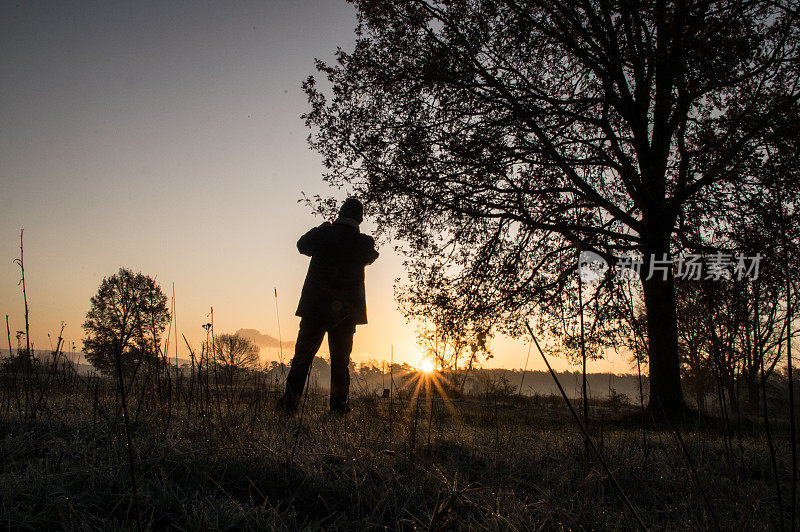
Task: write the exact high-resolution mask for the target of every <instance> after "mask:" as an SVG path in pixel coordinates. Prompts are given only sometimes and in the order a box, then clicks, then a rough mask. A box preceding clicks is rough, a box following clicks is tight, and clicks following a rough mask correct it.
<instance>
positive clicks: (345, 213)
mask: <svg viewBox="0 0 800 532" xmlns="http://www.w3.org/2000/svg"><path fill="white" fill-rule="evenodd" d="M339 216H340V217H342V218H350V219H352V220H355V221H357V222H358V223H361V222H362V220H364V206H363V205H361V202H360V201H358V200H357V199H355V198H347V199H346V200H344V203H343V204H342V206H341V208H340V209H339Z"/></svg>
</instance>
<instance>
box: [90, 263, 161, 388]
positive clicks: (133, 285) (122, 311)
mask: <svg viewBox="0 0 800 532" xmlns="http://www.w3.org/2000/svg"><path fill="white" fill-rule="evenodd" d="M169 320H170V314H169V311H168V310H167V296H165V295H164V293H163V292H162V291H161V287H160V286H159V285H158V284H157V283H156V281H155V279H153V278H151V277H148V276H147V275H144V274H142V273H133V272H132V271H131V270H129V269H127V268H120V270H119V271H118V272H117V273H115V274H114V275H112V276H111V277H106V278H104V279H103V282H102V283H100V288H98V290H97V294H96V295H95V296H93V297H92V299H91V300H90V307H89V311H88V312H87V313H86V321H85V322H84V323H83V330H84V332H85V333H86V338H85V339H84V341H83V346H84V350H85V351H86V359H87V360H88V361H89V362H91V363H92V365H93V366H95V367H96V368H97V369H99V370H100V371H102V372H104V373H113V371H114V364H115V362H114V357H115V353H119V354H120V362H121V363H122V366H123V368H130V367H131V366H132V365H135V364H136V363H138V362H139V361H140V360H143V359H144V358H146V357H155V356H156V354H157V350H158V343H159V339H160V338H161V334H162V333H163V332H164V329H165V328H166V326H167V323H169Z"/></svg>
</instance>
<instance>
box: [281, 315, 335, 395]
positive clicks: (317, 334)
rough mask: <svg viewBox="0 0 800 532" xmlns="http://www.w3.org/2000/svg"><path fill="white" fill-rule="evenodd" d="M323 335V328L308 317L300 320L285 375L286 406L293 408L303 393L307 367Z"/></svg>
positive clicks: (320, 343)
mask: <svg viewBox="0 0 800 532" xmlns="http://www.w3.org/2000/svg"><path fill="white" fill-rule="evenodd" d="M324 336H325V328H324V327H323V326H322V325H319V324H317V323H314V322H313V321H312V320H309V319H308V318H302V319H301V320H300V330H299V331H298V333H297V342H296V343H295V344H294V358H292V367H291V368H290V369H289V375H288V376H287V377H286V395H284V397H285V398H286V399H285V400H286V403H287V406H288V407H290V408H294V407H296V406H297V403H298V401H299V400H300V396H302V395H303V387H304V386H305V384H306V377H307V376H308V368H309V367H311V362H312V361H313V360H314V355H316V354H317V351H318V350H319V346H320V345H322V338H323V337H324Z"/></svg>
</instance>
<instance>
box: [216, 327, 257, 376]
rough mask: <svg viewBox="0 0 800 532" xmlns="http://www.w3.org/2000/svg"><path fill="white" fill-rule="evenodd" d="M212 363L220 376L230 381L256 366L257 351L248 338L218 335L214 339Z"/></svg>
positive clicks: (234, 335)
mask: <svg viewBox="0 0 800 532" xmlns="http://www.w3.org/2000/svg"><path fill="white" fill-rule="evenodd" d="M214 362H215V363H216V364H217V370H218V371H219V372H220V373H222V376H223V377H224V378H226V379H227V380H229V381H231V380H233V377H234V376H235V375H236V373H237V372H240V371H243V370H247V369H255V368H256V367H257V366H258V362H259V349H258V347H257V346H256V344H255V343H253V341H252V340H250V339H249V338H244V337H243V336H238V335H236V334H220V335H219V336H216V337H215V338H214Z"/></svg>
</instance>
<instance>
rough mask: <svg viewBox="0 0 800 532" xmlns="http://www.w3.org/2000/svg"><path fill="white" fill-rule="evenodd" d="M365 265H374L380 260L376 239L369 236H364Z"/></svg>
mask: <svg viewBox="0 0 800 532" xmlns="http://www.w3.org/2000/svg"><path fill="white" fill-rule="evenodd" d="M364 237H365V238H364V264H365V265H367V264H372V263H373V262H375V259H377V258H378V251H377V250H376V249H375V239H374V238H372V237H371V236H369V235H364Z"/></svg>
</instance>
